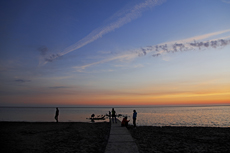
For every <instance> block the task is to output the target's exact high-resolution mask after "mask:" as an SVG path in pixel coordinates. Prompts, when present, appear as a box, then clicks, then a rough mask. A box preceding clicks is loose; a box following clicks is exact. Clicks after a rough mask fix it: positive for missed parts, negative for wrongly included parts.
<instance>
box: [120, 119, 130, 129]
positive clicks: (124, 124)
mask: <svg viewBox="0 0 230 153" xmlns="http://www.w3.org/2000/svg"><path fill="white" fill-rule="evenodd" d="M128 122H129V120H127V117H124V118H123V120H122V122H121V126H126V127H127V126H128Z"/></svg>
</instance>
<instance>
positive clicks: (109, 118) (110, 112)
mask: <svg viewBox="0 0 230 153" xmlns="http://www.w3.org/2000/svg"><path fill="white" fill-rule="evenodd" d="M109 121H110V122H111V112H110V111H109Z"/></svg>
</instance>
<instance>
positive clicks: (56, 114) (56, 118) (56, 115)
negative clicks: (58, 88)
mask: <svg viewBox="0 0 230 153" xmlns="http://www.w3.org/2000/svg"><path fill="white" fill-rule="evenodd" d="M58 115H59V110H58V108H56V113H55V117H54V118H55V120H56V122H57V123H58Z"/></svg>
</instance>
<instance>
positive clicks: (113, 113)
mask: <svg viewBox="0 0 230 153" xmlns="http://www.w3.org/2000/svg"><path fill="white" fill-rule="evenodd" d="M114 119H115V122H116V123H117V118H116V111H115V110H114V108H112V121H113V123H114Z"/></svg>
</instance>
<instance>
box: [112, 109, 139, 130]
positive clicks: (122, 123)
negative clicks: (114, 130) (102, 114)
mask: <svg viewBox="0 0 230 153" xmlns="http://www.w3.org/2000/svg"><path fill="white" fill-rule="evenodd" d="M110 116H111V112H110V111H109V117H110ZM136 120H137V112H136V110H133V126H134V128H136ZM129 121H130V120H127V116H126V117H124V118H123V120H122V122H121V126H126V127H127V126H128V122H129ZM112 122H113V123H114V122H115V123H117V118H116V111H115V110H114V108H112Z"/></svg>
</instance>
